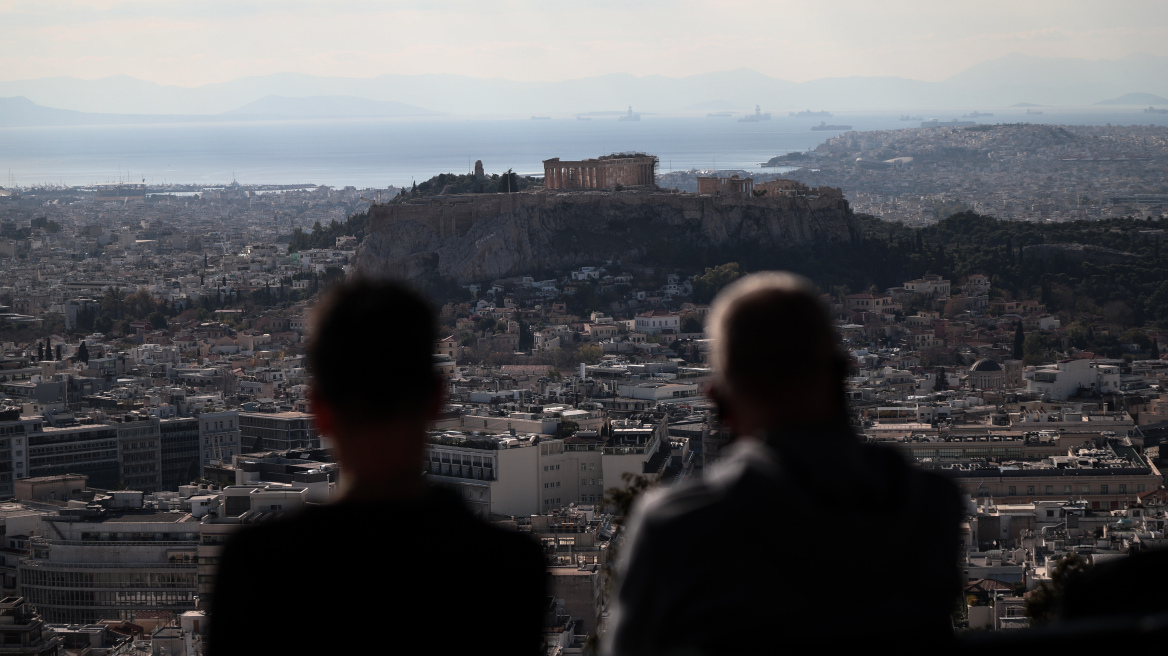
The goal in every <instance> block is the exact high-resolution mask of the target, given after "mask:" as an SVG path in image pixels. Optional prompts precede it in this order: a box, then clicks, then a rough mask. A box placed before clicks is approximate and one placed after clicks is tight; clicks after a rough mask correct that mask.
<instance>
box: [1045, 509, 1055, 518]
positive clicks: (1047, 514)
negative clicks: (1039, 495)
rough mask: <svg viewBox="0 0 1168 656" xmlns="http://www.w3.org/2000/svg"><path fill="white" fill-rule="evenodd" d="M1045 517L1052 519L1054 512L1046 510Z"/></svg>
mask: <svg viewBox="0 0 1168 656" xmlns="http://www.w3.org/2000/svg"><path fill="white" fill-rule="evenodd" d="M1046 516H1047V517H1054V511H1053V510H1050V509H1047V511H1046Z"/></svg>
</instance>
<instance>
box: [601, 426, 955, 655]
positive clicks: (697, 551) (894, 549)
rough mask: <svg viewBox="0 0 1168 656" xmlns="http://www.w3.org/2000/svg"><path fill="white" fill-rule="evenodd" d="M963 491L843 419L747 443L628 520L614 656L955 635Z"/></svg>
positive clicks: (911, 642) (654, 497)
mask: <svg viewBox="0 0 1168 656" xmlns="http://www.w3.org/2000/svg"><path fill="white" fill-rule="evenodd" d="M961 517H962V506H961V502H960V497H959V495H958V492H957V488H956V487H955V486H954V485H953V484H952V483H951V482H950V481H948V480H946V479H945V478H942V477H941V476H938V475H935V474H931V473H928V472H925V471H922V470H920V469H917V468H915V467H913V466H912V465H910V464H909V463H907V462H906V461H905V460H904V459H902V457H901V456H900V455H899V454H897V453H896V452H894V451H891V450H888V449H885V448H880V447H874V446H869V445H866V444H861V443H860V442H859V441H858V440H857V439H856V438H855V436H854V435H853V434H852V432H851V431H850V429H848V428H847V427H846V426H835V425H830V426H829V425H824V426H814V427H806V428H804V429H802V430H799V431H788V432H785V433H781V434H780V433H776V434H773V435H771V436H770V437H769V439H768V441H767V443H764V442H761V441H758V440H754V439H745V440H740V441H739V442H737V443H735V444H734V445H733V446H732V447H731V448H730V450H729V452H728V453H727V454H726V457H725V458H724V460H722V461H720V462H718V463H716V464H715V465H714V466H712V467H711V468H710V469H709V470H708V471H707V472H706V475H705V477H704V478H703V479H701V480H700V481H694V482H691V483H689V484H686V485H683V486H680V487H676V488H668V489H662V488H659V489H655V490H652V491H650V492H648V493H646V494H645V497H644V498H643V499H642V500H641V501H640V502H639V503H638V504H637V506H636V508H635V509H634V511H633V512H632V513H630V519H629V531H628V534H627V536H626V538H625V541H624V543H623V544H622V545H621V546H620V547H619V549H620V553H619V555H618V558H619V559H620V565H619V569H618V574H619V576H620V579H619V590H618V593H617V596H616V599H615V603H614V609H613V613H612V619H611V624H610V627H609V632H610V633H609V635H608V636H607V646H608V648H609V651H610V652H611V653H614V654H620V655H624V654H690V653H692V654H739V653H752V654H753V653H769V652H773V651H777V650H779V649H781V648H783V647H789V646H792V645H796V644H816V645H830V644H838V643H843V642H859V641H866V640H875V641H877V642H874V643H872V644H879V640H880V639H881V638H882V637H891V636H895V638H896V644H899V645H901V646H905V647H908V646H918V645H920V644H921V643H925V642H928V643H934V644H936V643H942V645H943V644H947V643H948V642H949V641H951V640H952V633H953V632H952V625H951V622H950V619H949V618H950V613H951V612H952V610H953V609H954V608H955V607H956V603H957V600H958V598H959V596H960V574H959V572H958V566H957V562H958V556H959V540H960V536H959V530H960V529H959V526H960V521H961Z"/></svg>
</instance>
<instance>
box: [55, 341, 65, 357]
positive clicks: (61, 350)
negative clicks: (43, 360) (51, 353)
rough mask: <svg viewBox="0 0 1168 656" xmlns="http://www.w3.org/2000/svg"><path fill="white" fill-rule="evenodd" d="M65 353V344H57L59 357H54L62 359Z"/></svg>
mask: <svg viewBox="0 0 1168 656" xmlns="http://www.w3.org/2000/svg"><path fill="white" fill-rule="evenodd" d="M64 353H65V345H64V344H57V357H56V358H53V359H54V360H60V359H61V357H62V356H63V355H64Z"/></svg>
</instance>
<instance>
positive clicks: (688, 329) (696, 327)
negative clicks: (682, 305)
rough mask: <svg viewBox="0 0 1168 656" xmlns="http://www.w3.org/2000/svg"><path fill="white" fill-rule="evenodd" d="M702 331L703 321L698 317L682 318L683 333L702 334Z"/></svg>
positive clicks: (693, 315) (691, 315) (687, 316)
mask: <svg viewBox="0 0 1168 656" xmlns="http://www.w3.org/2000/svg"><path fill="white" fill-rule="evenodd" d="M702 330H703V328H702V320H701V319H699V318H698V317H697V315H695V314H687V315H685V316H684V317H682V318H681V332H683V333H700V332H702Z"/></svg>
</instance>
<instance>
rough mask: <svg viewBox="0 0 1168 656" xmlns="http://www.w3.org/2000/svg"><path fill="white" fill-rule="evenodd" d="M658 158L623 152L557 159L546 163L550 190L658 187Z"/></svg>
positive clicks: (545, 174)
mask: <svg viewBox="0 0 1168 656" xmlns="http://www.w3.org/2000/svg"><path fill="white" fill-rule="evenodd" d="M656 169H657V158H656V157H654V156H652V155H645V154H643V153H620V154H614V155H605V156H604V157H598V158H596V159H586V160H580V161H576V162H565V161H560V158H558V157H556V158H553V159H549V160H544V163H543V179H544V186H545V187H546V188H548V189H611V188H613V187H616V186H618V185H619V186H622V187H634V186H639V185H652V184H655V180H656Z"/></svg>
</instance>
